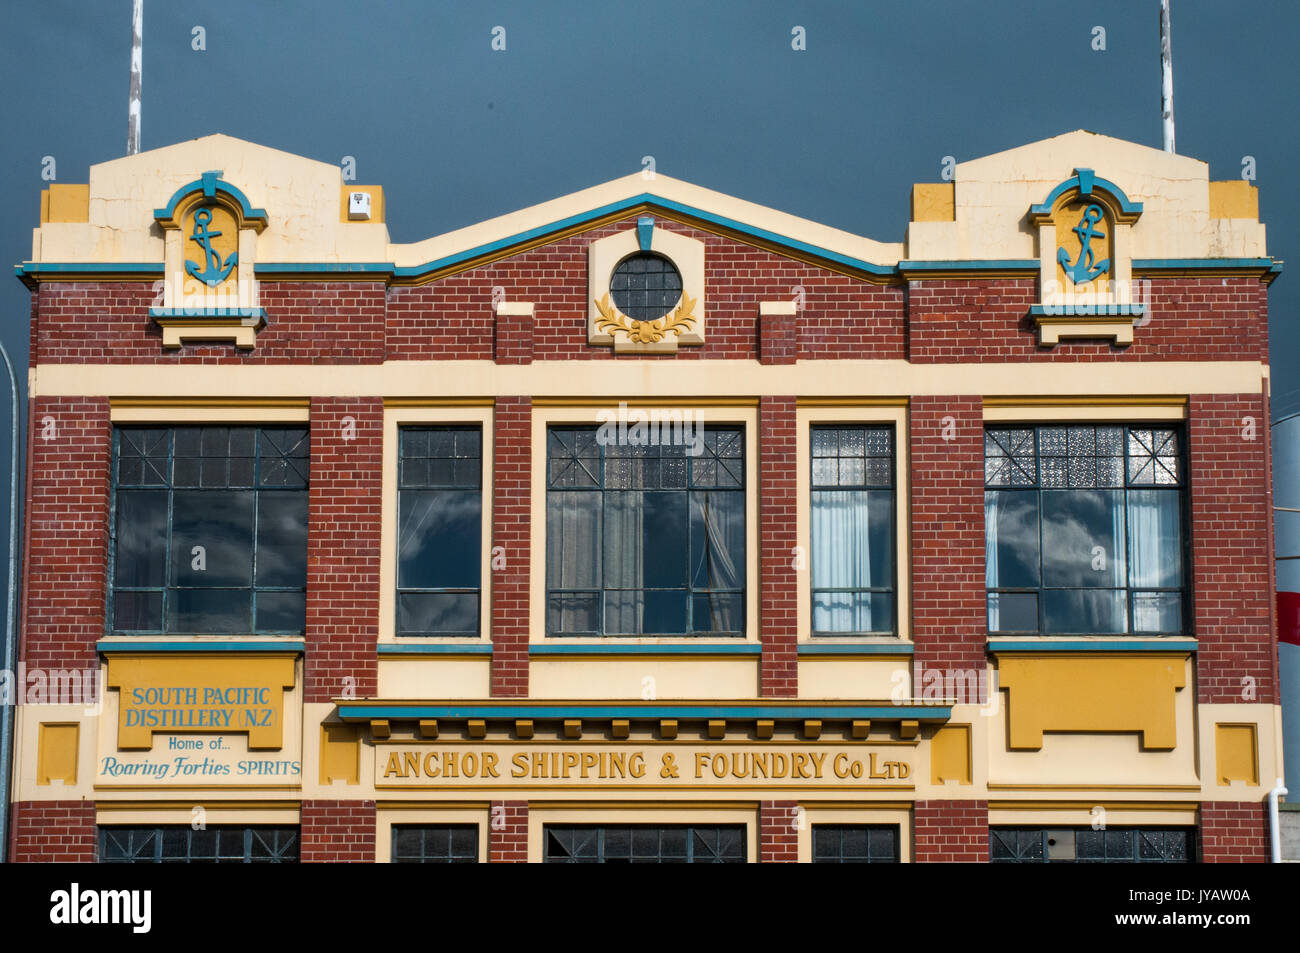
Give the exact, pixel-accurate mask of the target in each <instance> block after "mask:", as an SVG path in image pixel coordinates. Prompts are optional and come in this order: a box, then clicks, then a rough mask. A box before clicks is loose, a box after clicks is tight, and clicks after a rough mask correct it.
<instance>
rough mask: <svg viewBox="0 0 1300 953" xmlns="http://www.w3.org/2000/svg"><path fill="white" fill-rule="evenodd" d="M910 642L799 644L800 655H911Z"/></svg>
mask: <svg viewBox="0 0 1300 953" xmlns="http://www.w3.org/2000/svg"><path fill="white" fill-rule="evenodd" d="M914 651H915V646H913V645H912V643H911V642H800V643H799V654H800V655H912V654H913V653H914Z"/></svg>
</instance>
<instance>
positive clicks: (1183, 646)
mask: <svg viewBox="0 0 1300 953" xmlns="http://www.w3.org/2000/svg"><path fill="white" fill-rule="evenodd" d="M988 648H989V651H990V652H1195V651H1196V640H1195V639H1178V640H1173V639H1170V640H1167V641H1166V640H1159V639H1152V640H1151V641H1141V640H1124V641H1120V640H1118V639H1117V640H1115V641H1106V640H1105V639H1088V640H1079V639H1060V640H1052V641H1048V640H1043V641H1041V642H1036V641H1023V640H1018V639H989V646H988Z"/></svg>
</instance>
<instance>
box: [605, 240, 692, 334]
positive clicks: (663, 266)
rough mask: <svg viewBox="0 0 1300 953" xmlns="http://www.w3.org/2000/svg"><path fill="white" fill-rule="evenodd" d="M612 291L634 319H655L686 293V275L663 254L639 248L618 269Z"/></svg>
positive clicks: (611, 281) (619, 303)
mask: <svg viewBox="0 0 1300 953" xmlns="http://www.w3.org/2000/svg"><path fill="white" fill-rule="evenodd" d="M609 293H610V295H611V296H613V298H614V304H615V306H616V307H617V308H618V310H620V311H622V312H623V313H624V314H625V315H627V316H628V317H629V318H631V319H632V320H634V321H653V320H655V319H656V318H662V317H663V316H664V315H665V314H667V313H668V312H669V311H671V310H672V309H673V308H674V307H675V306H676V304H677V302H678V301H680V300H681V297H682V275H681V272H679V271H678V270H677V268H676V267H675V266H674V265H673V263H672V262H671V261H669V260H668V259H667V258H665V257H663V255H655V254H653V253H651V252H639V253H638V254H635V255H632V256H630V257H628V258H624V259H623V260H622V261H621V262H619V263H618V267H617V268H615V269H614V274H613V276H612V277H611V278H610V281H609Z"/></svg>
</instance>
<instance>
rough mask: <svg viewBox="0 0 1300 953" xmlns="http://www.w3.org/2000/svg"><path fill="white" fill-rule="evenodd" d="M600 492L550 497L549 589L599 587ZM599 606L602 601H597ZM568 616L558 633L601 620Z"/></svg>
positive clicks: (547, 527)
mask: <svg viewBox="0 0 1300 953" xmlns="http://www.w3.org/2000/svg"><path fill="white" fill-rule="evenodd" d="M599 560H600V493H599V492H567V493H549V494H547V517H546V584H547V587H548V588H550V589H593V588H596V587H597V586H599V585H600V569H599V566H600V563H599ZM595 604H596V606H597V607H599V604H600V602H599V599H597V600H596V602H595ZM582 615H583V618H581V619H578V618H575V617H572V616H573V614H572V613H566V615H565V617H564V618H562V619H561V620H560V622H559V629H558V631H571V630H573V629H574V628H577V629H579V630H581V631H585V630H587V629H588V628H589V626H590V625H591V624H592V623H593V622H596V621H598V620H589V619H588V618H586V614H585V613H583V614H582Z"/></svg>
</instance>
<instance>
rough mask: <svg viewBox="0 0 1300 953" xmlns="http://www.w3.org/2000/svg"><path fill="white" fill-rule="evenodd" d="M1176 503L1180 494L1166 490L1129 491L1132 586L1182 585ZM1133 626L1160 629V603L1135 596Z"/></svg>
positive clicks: (1136, 587) (1144, 629)
mask: <svg viewBox="0 0 1300 953" xmlns="http://www.w3.org/2000/svg"><path fill="white" fill-rule="evenodd" d="M1178 503H1179V495H1178V494H1177V493H1172V492H1169V491H1162V490H1130V491H1129V495H1128V521H1129V526H1128V529H1129V559H1130V560H1131V563H1132V565H1131V566H1130V567H1129V579H1130V581H1131V582H1130V584H1131V586H1132V587H1133V588H1134V589H1157V588H1162V587H1164V588H1172V587H1177V586H1180V585H1182V567H1181V565H1180V562H1181V558H1182V554H1181V552H1180V537H1181V535H1182V528H1181V526H1180V525H1179V524H1180V519H1179V505H1178ZM1133 627H1134V629H1135V630H1136V631H1138V632H1158V631H1161V629H1163V628H1164V626H1163V625H1162V624H1161V617H1160V607H1159V605H1158V604H1155V603H1153V602H1150V601H1146V600H1139V599H1136V598H1135V599H1134V601H1133Z"/></svg>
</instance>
